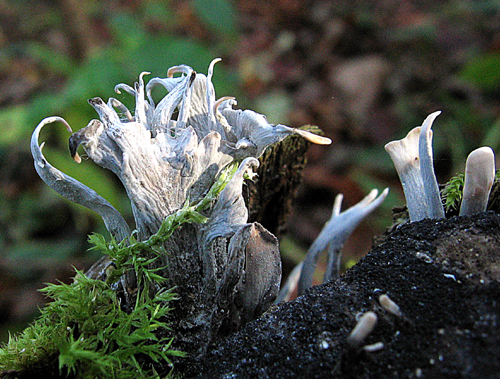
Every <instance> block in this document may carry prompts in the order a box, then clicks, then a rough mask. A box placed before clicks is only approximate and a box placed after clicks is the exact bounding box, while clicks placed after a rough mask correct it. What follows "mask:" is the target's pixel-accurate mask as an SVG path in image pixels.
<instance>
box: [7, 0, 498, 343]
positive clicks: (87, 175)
mask: <svg viewBox="0 0 500 379" xmlns="http://www.w3.org/2000/svg"><path fill="white" fill-rule="evenodd" d="M215 57H221V58H223V62H222V63H221V64H219V65H217V66H216V69H215V75H214V82H215V88H216V91H217V95H218V96H223V95H233V96H236V97H237V99H238V100H239V104H240V106H241V107H242V108H251V109H254V110H257V111H259V112H261V113H264V114H266V115H267V116H268V119H269V120H270V122H280V123H285V124H288V125H291V126H300V125H303V124H315V125H318V126H319V127H321V128H322V129H323V130H324V131H325V133H326V134H327V135H328V136H329V137H330V138H332V140H333V141H334V143H333V144H332V146H331V147H329V148H324V147H313V148H312V149H311V150H310V152H309V166H308V168H307V169H306V171H305V177H304V184H303V185H302V187H301V188H300V190H299V192H298V194H297V203H296V204H297V205H296V207H295V209H294V211H293V214H292V215H291V217H290V223H289V227H288V230H289V234H288V235H286V236H282V248H283V253H284V256H285V267H286V268H288V267H290V266H293V264H294V262H296V261H298V260H299V259H300V254H301V252H303V250H304V249H306V248H307V246H308V245H309V244H310V243H311V241H312V240H313V239H314V238H315V236H316V235H317V234H318V233H319V231H320V229H321V227H322V226H323V223H324V222H325V221H326V220H327V219H328V218H329V216H330V211H331V206H332V204H333V198H334V197H335V195H336V194H337V193H339V192H342V193H344V195H345V198H344V206H345V207H347V206H350V205H353V204H354V203H355V202H357V201H359V200H360V199H361V198H362V197H363V196H364V195H365V194H366V193H367V192H368V190H369V189H371V188H373V187H376V188H379V189H382V188H384V187H386V186H390V187H391V189H392V191H391V196H390V198H388V199H387V200H386V202H385V205H384V206H385V209H382V210H380V211H379V212H378V213H377V214H375V215H374V216H373V217H372V218H371V219H370V220H369V221H367V222H366V223H364V224H363V225H362V227H361V228H360V230H359V231H358V232H357V233H356V234H355V235H354V236H353V238H352V239H351V240H350V241H349V243H348V246H346V250H347V252H348V259H354V260H355V259H357V258H358V257H359V255H362V254H364V253H365V252H366V251H367V250H368V249H369V246H370V243H371V238H372V236H373V235H374V234H377V233H380V232H381V231H382V230H383V228H384V227H386V226H388V225H389V224H390V212H389V210H390V208H391V207H392V206H395V205H401V204H403V199H402V196H401V194H400V190H399V183H398V181H397V178H396V174H395V171H394V170H393V168H392V165H391V163H390V160H389V157H388V155H387V154H386V153H385V151H384V149H383V145H384V144H385V143H386V142H388V141H391V140H393V139H396V138H401V137H403V136H404V135H405V134H406V133H407V131H409V130H410V129H411V128H412V127H414V126H416V125H420V123H421V122H422V121H423V119H424V118H425V116H426V115H427V114H429V113H431V112H432V111H435V110H442V111H443V113H442V115H441V116H439V118H438V119H437V121H436V123H435V126H434V128H433V129H434V136H435V137H434V146H435V159H436V169H437V173H438V175H439V179H440V180H441V181H442V182H443V181H445V180H447V179H448V178H449V177H450V176H451V175H452V174H454V173H455V172H457V171H460V170H463V165H464V162H465V157H466V155H467V154H468V153H469V152H470V151H471V150H472V149H474V148H475V147H478V146H480V145H484V144H487V145H489V146H491V147H493V148H494V149H495V150H496V151H498V148H499V145H500V119H499V116H500V110H499V103H498V100H497V99H498V98H499V97H500V96H499V95H500V5H499V3H498V2H497V1H495V0H483V1H479V0H477V1H469V0H448V1H441V2H436V1H427V0H426V1H422V0H418V1H417V0H394V1H390V0H387V1H377V2H373V1H368V0H361V1H357V2H353V1H344V0H340V1H329V0H295V1H290V0H277V1H272V2H266V3H265V4H264V3H263V2H262V1H257V0H235V1H229V0H210V1H208V0H193V1H186V0H178V1H159V0H129V1H118V0H111V1H107V2H99V1H96V0H90V1H80V2H78V1H76V0H61V1H58V2H54V1H49V0H41V1H29V0H16V1H14V0H0V128H1V132H0V331H1V333H0V337H1V339H3V340H5V338H6V336H7V332H6V331H7V330H10V331H15V330H17V329H20V328H23V327H24V326H25V324H26V322H27V321H29V320H31V319H32V317H33V316H34V315H35V314H36V313H37V307H38V306H40V305H41V304H42V302H43V301H44V298H43V295H42V294H40V293H38V292H37V289H39V288H41V287H43V286H44V283H47V282H54V281H55V280H56V279H59V280H64V281H68V278H69V277H71V276H73V275H74V271H73V270H72V268H71V266H74V267H76V268H78V269H81V270H85V269H86V268H88V267H89V265H90V264H92V263H93V262H94V261H95V260H96V259H97V256H96V255H95V254H94V253H92V252H87V249H88V247H89V245H88V243H87V235H88V234H90V233H91V232H93V231H97V232H100V233H105V230H104V227H103V225H102V224H101V222H100V220H99V219H98V218H97V217H96V215H94V214H91V213H89V212H87V211H86V210H85V209H83V208H81V207H79V206H76V205H73V204H70V203H68V202H66V201H65V200H63V199H62V198H60V197H59V196H58V195H57V194H56V193H54V192H53V191H52V190H50V189H49V188H48V187H47V186H45V185H44V184H43V183H42V182H41V181H40V180H39V178H38V177H37V175H36V173H35V171H34V169H33V162H32V159H31V154H30V152H29V137H30V135H31V132H32V131H33V129H34V128H35V126H36V125H37V124H38V122H40V120H42V119H43V118H44V117H48V116H52V115H60V116H63V117H64V118H66V119H67V120H68V121H69V123H70V124H71V125H72V126H73V128H74V130H78V129H80V128H81V127H83V126H85V125H87V123H88V122H89V121H90V120H91V119H92V118H95V117H96V114H95V113H94V111H93V109H92V108H91V107H90V106H89V105H88V104H87V103H86V100H87V99H88V98H91V97H95V96H101V97H103V98H105V99H107V98H108V97H110V96H116V94H115V93H114V92H113V88H114V86H115V84H117V83H121V82H123V83H127V84H133V82H134V81H136V80H137V77H138V75H139V73H140V72H142V71H150V72H151V73H152V76H164V75H166V70H167V69H168V68H169V67H170V66H173V65H176V64H182V63H185V64H189V65H190V66H192V67H193V68H194V69H195V70H197V71H200V72H206V70H207V67H208V64H209V62H210V61H211V60H212V59H213V58H215ZM118 97H119V99H120V100H121V101H123V102H124V103H126V104H128V105H129V106H130V107H131V105H132V104H130V100H131V99H130V98H128V97H127V96H126V95H119V96H118ZM42 138H43V139H44V140H45V141H47V144H46V145H47V146H46V148H45V150H44V152H45V153H46V155H47V157H48V158H49V160H50V161H51V162H52V163H53V164H54V165H55V166H56V167H58V168H60V169H62V170H63V171H64V172H66V173H68V174H70V175H72V176H74V177H75V178H77V179H79V180H81V181H82V182H84V183H86V184H88V185H89V186H90V187H92V188H94V189H95V190H96V191H97V192H99V193H100V194H101V195H103V196H104V197H105V198H106V199H108V200H109V201H110V202H111V203H112V204H113V205H114V206H115V207H116V208H117V209H119V210H120V211H121V212H122V214H124V215H126V216H127V217H128V218H131V215H130V209H129V205H128V201H127V199H126V196H125V195H124V193H123V191H122V189H121V187H120V185H119V183H118V181H117V180H116V179H115V178H113V177H112V175H110V174H109V173H108V172H105V171H104V170H101V169H100V168H98V167H97V166H95V165H93V164H92V163H91V162H88V161H86V162H83V163H82V164H81V165H77V164H76V163H74V162H73V161H72V160H71V159H70V157H69V154H68V152H67V147H66V146H67V138H68V134H67V132H66V131H65V130H64V128H62V127H56V126H54V127H53V128H47V131H45V133H44V134H43V136H42ZM290 236H293V238H292V237H290Z"/></svg>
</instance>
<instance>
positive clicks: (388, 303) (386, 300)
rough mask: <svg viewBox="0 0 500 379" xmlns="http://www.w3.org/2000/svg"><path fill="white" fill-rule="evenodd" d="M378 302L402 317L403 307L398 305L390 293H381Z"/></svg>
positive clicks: (390, 311)
mask: <svg viewBox="0 0 500 379" xmlns="http://www.w3.org/2000/svg"><path fill="white" fill-rule="evenodd" d="M378 302H379V303H380V306H381V307H382V308H384V309H385V310H386V311H387V312H389V313H392V314H393V315H395V316H398V317H401V316H402V315H403V313H402V312H401V309H400V308H399V305H397V304H396V303H395V302H394V301H393V300H392V299H391V298H390V297H389V296H388V295H386V294H384V295H380V297H379V298H378Z"/></svg>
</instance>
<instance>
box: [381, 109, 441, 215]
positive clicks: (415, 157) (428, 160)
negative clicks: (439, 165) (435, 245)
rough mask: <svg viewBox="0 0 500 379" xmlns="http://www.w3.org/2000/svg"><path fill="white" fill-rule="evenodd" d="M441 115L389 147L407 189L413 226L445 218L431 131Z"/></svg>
mask: <svg viewBox="0 0 500 379" xmlns="http://www.w3.org/2000/svg"><path fill="white" fill-rule="evenodd" d="M440 113H441V112H434V113H432V114H430V115H429V116H428V117H427V118H426V119H425V120H424V122H423V124H422V126H421V127H420V126H419V127H416V128H413V129H412V130H411V131H410V132H409V133H408V134H407V136H406V137H405V138H403V139H401V140H397V141H392V142H389V143H388V144H386V145H385V150H386V151H387V152H388V153H389V155H390V157H391V159H392V161H393V163H394V166H395V168H396V171H397V173H398V176H399V179H400V181H401V185H402V187H403V191H404V194H405V198H406V204H407V207H408V213H409V215H410V222H415V221H420V220H423V219H425V218H435V219H439V218H444V209H443V206H442V204H441V199H440V196H439V187H438V184H437V180H436V176H435V175H434V167H433V164H432V130H431V127H432V123H433V122H434V120H435V119H436V117H437V116H438V115H439V114H440Z"/></svg>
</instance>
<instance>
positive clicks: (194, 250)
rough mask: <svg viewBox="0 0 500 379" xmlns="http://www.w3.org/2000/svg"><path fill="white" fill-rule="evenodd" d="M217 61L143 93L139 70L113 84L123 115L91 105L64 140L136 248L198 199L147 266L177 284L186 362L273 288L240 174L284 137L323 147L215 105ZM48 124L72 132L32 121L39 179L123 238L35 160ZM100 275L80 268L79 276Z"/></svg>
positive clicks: (75, 187) (271, 268)
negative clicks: (119, 187)
mask: <svg viewBox="0 0 500 379" xmlns="http://www.w3.org/2000/svg"><path fill="white" fill-rule="evenodd" d="M219 60H220V59H215V60H213V61H212V62H211V64H210V66H209V69H208V74H207V75H204V74H200V73H196V72H195V71H194V70H193V69H192V68H191V67H189V66H186V65H180V66H175V67H172V68H170V69H169V70H168V73H167V78H153V79H151V80H150V81H149V83H148V84H147V85H146V84H145V83H144V76H145V75H147V74H149V73H147V72H143V73H141V74H140V75H139V80H138V83H136V84H135V86H134V87H132V86H129V85H127V84H118V85H117V86H116V87H115V91H116V92H117V93H120V91H124V92H126V93H128V94H131V95H132V96H134V98H135V110H134V112H133V114H132V112H130V111H129V110H128V109H127V108H126V107H125V106H124V105H123V104H122V103H121V102H120V101H118V100H117V99H114V98H110V99H109V101H108V102H107V103H106V102H104V101H103V100H102V99H101V98H98V97H96V98H93V99H90V100H89V104H90V105H91V106H92V107H94V109H95V110H96V112H97V114H98V115H99V120H92V121H90V123H89V124H88V125H87V126H86V127H84V128H83V129H81V130H79V131H77V132H76V133H73V134H72V135H71V137H70V139H69V148H70V153H71V156H72V157H73V158H74V159H75V161H76V162H78V163H79V162H80V161H81V160H80V158H79V155H78V152H77V151H78V149H79V147H80V146H81V147H83V149H84V150H85V152H86V154H87V155H88V157H89V158H90V159H92V160H93V161H94V162H95V163H97V164H98V165H100V166H102V167H104V168H106V169H109V170H111V171H112V172H113V173H114V174H116V175H117V176H118V178H119V179H120V181H121V182H122V184H123V186H124V187H125V190H126V192H127V196H128V197H129V199H130V202H131V205H132V211H133V215H134V219H135V229H136V230H137V234H136V235H137V237H138V238H139V240H146V239H148V238H150V237H151V236H152V235H154V234H155V233H156V232H157V231H158V230H159V229H160V228H161V227H162V223H163V221H164V220H165V219H166V218H167V217H168V216H169V215H172V214H175V213H176V212H179V211H181V210H182V209H185V207H190V206H191V204H199V203H200V202H201V203H203V207H200V210H199V211H200V212H202V217H199V218H198V222H192V223H185V224H183V225H181V226H179V227H178V228H177V229H176V230H175V231H173V232H172V235H171V237H170V238H168V239H167V240H166V241H165V242H164V243H163V245H162V254H161V257H160V259H157V260H155V262H154V265H155V267H152V268H153V269H155V268H157V269H158V274H159V275H161V276H163V277H165V278H168V280H169V281H168V285H169V286H175V287H176V292H177V294H178V295H179V298H180V301H178V302H177V303H176V306H175V309H174V310H173V312H172V313H173V315H174V316H173V317H174V320H173V321H172V324H171V326H172V333H173V334H177V335H178V339H177V340H176V341H177V342H178V343H179V344H180V345H181V346H182V349H183V350H184V351H186V352H188V353H189V354H192V355H193V356H196V355H197V354H202V353H203V352H204V350H205V349H206V347H207V346H208V345H209V344H210V343H211V341H213V340H214V338H216V337H217V336H220V335H223V334H227V333H229V332H231V331H233V330H235V329H238V328H239V327H240V326H241V325H242V324H244V323H246V322H248V321H250V320H251V319H253V318H255V317H258V316H259V315H260V314H261V313H262V312H264V311H265V310H266V309H267V308H268V307H269V306H270V305H271V304H272V302H273V300H274V299H275V297H276V295H277V293H278V290H279V283H280V280H281V261H280V256H279V249H278V242H277V240H276V238H275V237H274V236H273V235H272V234H271V233H270V232H268V231H267V230H266V229H265V228H264V227H262V226H261V225H260V224H258V223H248V210H247V208H246V206H245V202H244V201H243V196H242V185H243V181H244V178H245V176H247V177H250V178H251V177H253V175H254V174H253V171H252V170H253V169H254V168H256V167H258V165H259V162H258V160H257V158H258V157H259V156H261V155H262V154H263V152H264V151H265V149H266V148H267V147H269V146H270V145H272V144H274V143H276V142H279V141H281V140H283V139H284V138H285V137H286V136H288V135H291V134H298V135H301V136H302V137H304V138H306V139H308V140H309V141H311V142H313V143H319V144H329V143H331V141H330V140H329V139H328V138H325V137H321V136H317V135H314V134H313V133H310V132H306V131H303V130H297V129H294V128H290V127H287V126H284V125H272V124H269V123H268V122H267V121H266V119H265V117H264V116H263V115H260V114H258V113H256V112H253V111H250V110H236V109H233V106H234V105H235V104H236V101H235V100H234V99H233V98H223V99H221V100H219V101H216V99H215V90H214V88H213V85H212V81H211V79H212V75H213V70H214V65H215V63H216V62H218V61H219ZM177 74H180V76H174V75H177ZM158 85H160V86H162V87H164V88H165V89H166V90H167V91H168V93H167V95H165V96H164V97H163V98H161V99H160V100H159V101H157V102H155V100H154V99H153V96H152V89H153V88H154V87H155V86H158ZM117 110H118V111H119V112H120V113H118V112H117ZM54 121H59V122H62V123H63V124H65V125H66V127H67V129H68V130H69V131H71V128H70V127H69V125H68V124H67V122H66V121H64V120H63V119H62V118H58V117H56V118H48V119H45V120H43V121H42V122H41V123H40V125H39V126H38V127H37V128H36V129H35V132H34V133H33V137H32V143H31V147H32V152H33V157H34V159H35V167H36V168H37V172H38V173H39V175H40V177H41V178H42V179H43V180H44V181H45V182H46V183H47V184H48V185H49V186H50V187H52V188H53V189H55V190H56V191H57V192H59V193H60V194H61V195H62V196H64V197H66V198H68V199H69V200H71V201H75V202H77V203H79V204H82V205H84V206H86V207H88V208H90V209H93V210H95V211H96V212H98V213H99V214H100V215H101V216H102V217H103V219H104V221H105V224H106V227H107V228H108V230H109V231H110V233H111V234H112V236H113V237H115V238H116V239H117V240H123V239H125V238H126V237H127V236H129V235H130V231H129V228H128V225H127V224H126V223H125V221H124V220H123V217H122V216H121V215H120V214H119V213H118V212H117V211H116V210H115V209H114V208H113V207H112V206H111V205H110V204H109V203H108V202H107V201H106V200H104V199H103V198H102V197H100V196H99V195H97V194H96V193H95V192H94V191H92V190H91V189H90V188H88V187H86V186H84V185H83V184H81V183H79V182H77V181H76V180H74V179H73V178H70V177H69V176H67V175H65V174H63V173H61V172H60V171H58V170H57V169H55V168H53V167H52V166H51V165H50V164H48V162H47V161H46V159H45V158H44V157H43V155H42V153H41V146H39V145H38V135H39V132H40V129H41V128H42V127H43V126H44V125H46V124H48V123H51V122H54ZM42 146H43V145H42ZM238 164H239V168H238V169H237V170H236V172H235V173H234V175H233V177H232V178H231V179H230V181H229V182H228V183H227V185H226V186H225V188H224V189H223V190H222V192H220V194H219V195H218V197H217V196H214V198H213V199H212V200H210V201H205V196H206V194H207V193H208V192H209V191H210V189H211V188H212V186H213V185H214V184H215V183H218V179H219V178H220V177H221V176H222V175H227V174H228V171H229V170H230V168H231V167H234V165H238ZM145 254H147V252H145ZM100 264H101V263H100ZM100 267H101V266H100ZM102 271H103V270H100V269H99V270H98V269H92V268H91V269H90V270H89V272H88V274H89V275H90V276H92V275H100V274H96V273H97V272H99V273H102ZM128 274H129V273H128ZM128 274H127V275H125V276H124V280H122V281H121V283H122V287H123V288H121V289H120V291H123V293H124V298H125V299H126V301H127V302H130V303H132V304H133V300H134V293H136V291H135V290H134V287H135V286H137V283H136V282H135V281H134V278H133V275H128ZM200 341H204V342H203V343H200Z"/></svg>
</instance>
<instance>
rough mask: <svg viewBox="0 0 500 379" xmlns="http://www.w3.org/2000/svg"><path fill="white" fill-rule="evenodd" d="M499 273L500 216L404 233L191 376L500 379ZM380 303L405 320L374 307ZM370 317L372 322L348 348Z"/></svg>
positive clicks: (237, 339)
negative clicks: (388, 303) (363, 318)
mask: <svg viewBox="0 0 500 379" xmlns="http://www.w3.org/2000/svg"><path fill="white" fill-rule="evenodd" d="M499 267H500V216H499V215H498V214H495V213H493V212H489V213H484V214H480V215H477V216H473V217H460V218H459V217H454V218H451V219H447V220H442V221H436V220H424V221H421V222H416V223H412V224H406V225H403V226H401V227H399V228H398V229H397V230H395V231H393V232H391V233H390V234H388V235H387V236H385V239H384V240H383V242H382V243H380V244H379V245H378V246H376V247H375V248H374V249H373V250H372V251H371V252H370V253H369V254H368V255H367V256H365V257H364V258H363V259H361V261H360V262H359V263H358V264H357V265H356V266H354V267H353V268H352V269H350V270H349V271H348V272H347V273H346V274H345V276H343V277H341V278H340V279H339V280H337V281H335V282H332V283H329V284H326V285H322V286H317V287H313V288H312V289H311V290H309V291H308V292H307V293H306V295H304V296H302V297H299V298H298V299H296V300H295V301H293V302H290V303H282V304H279V305H278V306H276V307H273V308H272V309H271V310H270V311H269V312H267V313H266V314H265V315H263V316H262V317H261V318H259V319H258V320H256V321H254V322H252V323H250V324H248V325H246V326H245V327H244V328H243V329H242V330H241V331H239V332H238V333H236V334H234V335H231V336H229V337H228V338H227V339H226V340H224V341H219V342H218V343H217V344H216V346H214V347H213V348H212V349H211V350H210V351H209V352H208V353H207V354H206V355H205V356H204V357H203V358H202V359H200V360H198V361H197V362H189V363H188V364H187V366H188V367H189V368H188V369H187V371H188V372H187V373H186V374H187V377H197V378H481V379H484V378H499V377H500V281H499V276H500V269H499ZM382 294H387V295H388V296H389V297H390V298H391V299H392V300H393V301H394V302H395V303H397V305H399V307H400V309H401V311H402V315H401V316H396V315H394V314H392V313H390V312H388V311H387V310H385V309H384V308H383V307H382V306H381V305H380V303H379V296H380V295H382ZM366 311H373V312H375V313H376V314H377V316H378V322H377V324H376V326H375V328H374V330H373V331H372V332H371V334H369V335H368V337H367V338H366V339H365V340H364V341H363V343H362V344H361V346H360V347H357V348H352V347H351V348H349V346H348V344H347V343H346V339H347V337H348V335H349V333H350V332H351V331H352V329H353V328H354V326H355V325H356V318H357V317H359V315H360V314H362V313H363V312H366ZM366 346H368V350H370V347H371V348H372V349H371V350H372V351H367V349H366V348H365V347H366Z"/></svg>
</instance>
